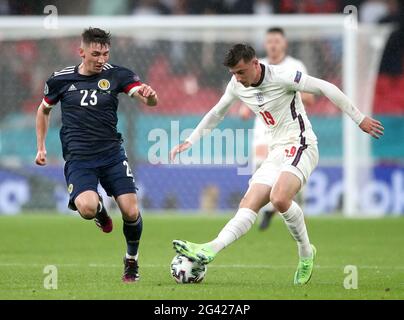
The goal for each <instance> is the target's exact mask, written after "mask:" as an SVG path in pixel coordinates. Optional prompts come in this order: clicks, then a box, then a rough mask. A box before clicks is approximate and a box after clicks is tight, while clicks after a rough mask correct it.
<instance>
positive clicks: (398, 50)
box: [380, 11, 404, 76]
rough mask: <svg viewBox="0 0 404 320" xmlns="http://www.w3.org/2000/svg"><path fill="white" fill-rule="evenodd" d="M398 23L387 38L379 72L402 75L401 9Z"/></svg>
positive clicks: (403, 21)
mask: <svg viewBox="0 0 404 320" xmlns="http://www.w3.org/2000/svg"><path fill="white" fill-rule="evenodd" d="M399 21H400V23H399V24H398V26H397V27H396V29H395V30H394V31H393V32H392V33H391V35H390V37H389V39H388V40H387V43H386V47H385V48H384V53H383V56H382V60H381V62H380V73H382V74H387V75H391V76H398V75H404V68H403V64H404V12H403V11H401V13H400V18H399Z"/></svg>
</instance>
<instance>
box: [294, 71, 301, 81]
mask: <svg viewBox="0 0 404 320" xmlns="http://www.w3.org/2000/svg"><path fill="white" fill-rule="evenodd" d="M301 78H302V73H301V72H300V71H297V72H296V77H295V80H294V82H296V83H299V82H300V79H301Z"/></svg>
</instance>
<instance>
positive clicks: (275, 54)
mask: <svg viewBox="0 0 404 320" xmlns="http://www.w3.org/2000/svg"><path fill="white" fill-rule="evenodd" d="M287 50H288V41H287V38H286V35H285V31H284V30H283V29H282V28H279V27H274V28H270V29H268V30H267V33H266V37H265V52H266V57H265V58H262V59H260V62H262V63H264V64H273V65H277V66H282V67H288V68H294V69H296V70H299V71H301V72H302V73H304V74H308V72H307V69H306V66H305V65H304V64H303V62H302V61H300V60H298V59H295V58H293V57H291V56H289V55H288V54H287ZM301 97H302V101H303V104H304V105H305V106H306V107H308V108H310V106H312V105H313V104H314V96H313V95H312V94H310V93H307V92H301ZM240 116H241V117H242V118H243V119H248V118H249V117H250V116H251V111H250V109H249V108H248V107H247V106H246V105H242V106H241V108H240ZM268 138H269V131H268V129H267V127H266V126H265V124H264V123H263V122H262V121H261V120H260V119H259V118H258V117H256V118H255V121H254V135H253V140H252V165H253V172H255V171H257V169H258V168H259V167H260V166H261V164H262V163H263V162H264V161H265V159H266V158H267V156H268ZM299 195H300V197H299ZM301 198H302V197H301V193H299V194H298V196H297V197H296V201H298V203H299V204H302V202H303V201H302V199H301ZM299 200H300V201H299ZM261 211H262V220H261V223H260V226H259V228H260V230H265V229H266V228H268V226H269V224H270V221H271V219H272V217H273V216H274V214H275V213H276V209H275V207H274V206H273V205H272V203H268V204H267V205H266V206H265V207H264V208H262V210H261Z"/></svg>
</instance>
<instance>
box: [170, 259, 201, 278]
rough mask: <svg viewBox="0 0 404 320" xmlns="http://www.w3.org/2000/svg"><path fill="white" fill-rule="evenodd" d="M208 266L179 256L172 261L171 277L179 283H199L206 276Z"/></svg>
mask: <svg viewBox="0 0 404 320" xmlns="http://www.w3.org/2000/svg"><path fill="white" fill-rule="evenodd" d="M206 271H207V267H206V265H203V264H200V263H198V262H193V261H191V260H189V259H188V258H187V257H185V256H182V255H179V254H177V255H176V256H175V257H174V258H173V260H172V261H171V275H172V277H173V278H174V280H175V281H176V282H177V283H199V282H201V281H202V280H203V279H204V278H205V276H206Z"/></svg>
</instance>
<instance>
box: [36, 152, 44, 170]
mask: <svg viewBox="0 0 404 320" xmlns="http://www.w3.org/2000/svg"><path fill="white" fill-rule="evenodd" d="M35 163H36V164H37V165H38V166H44V165H46V151H44V150H41V151H38V153H37V154H36V158H35Z"/></svg>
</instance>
